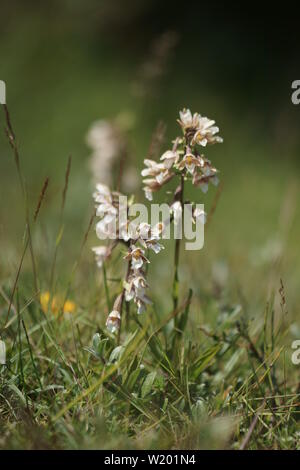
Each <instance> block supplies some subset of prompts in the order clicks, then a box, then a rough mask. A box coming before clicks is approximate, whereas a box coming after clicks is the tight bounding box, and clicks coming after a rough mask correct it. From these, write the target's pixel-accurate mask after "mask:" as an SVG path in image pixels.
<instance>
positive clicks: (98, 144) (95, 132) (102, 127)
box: [86, 120, 125, 184]
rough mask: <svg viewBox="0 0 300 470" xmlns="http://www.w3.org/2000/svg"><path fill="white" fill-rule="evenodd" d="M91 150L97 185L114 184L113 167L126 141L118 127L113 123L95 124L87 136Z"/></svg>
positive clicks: (92, 168)
mask: <svg viewBox="0 0 300 470" xmlns="http://www.w3.org/2000/svg"><path fill="white" fill-rule="evenodd" d="M86 142H87V145H88V146H89V147H90V148H91V150H92V154H91V157H90V162H89V166H90V170H91V173H92V175H93V178H94V181H95V182H96V183H103V182H106V183H108V184H111V183H112V180H111V178H112V171H111V170H112V167H113V166H114V164H115V162H116V160H117V159H118V158H119V157H120V154H121V153H122V151H123V148H124V145H125V143H124V139H123V137H122V135H121V133H120V130H119V129H118V127H117V126H116V125H115V124H114V123H113V122H111V121H106V120H99V121H96V122H94V123H93V124H92V125H91V127H90V129H89V131H88V133H87V136H86Z"/></svg>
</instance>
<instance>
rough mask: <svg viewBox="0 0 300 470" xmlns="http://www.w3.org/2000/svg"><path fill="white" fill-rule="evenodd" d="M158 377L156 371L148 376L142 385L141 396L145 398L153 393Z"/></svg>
mask: <svg viewBox="0 0 300 470" xmlns="http://www.w3.org/2000/svg"><path fill="white" fill-rule="evenodd" d="M155 377H156V371H153V372H150V374H148V375H147V377H146V378H145V380H144V383H143V385H142V391H141V396H142V398H144V397H145V396H146V395H148V393H150V392H151V389H152V386H153V383H154V380H155Z"/></svg>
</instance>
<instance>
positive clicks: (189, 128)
mask: <svg viewBox="0 0 300 470" xmlns="http://www.w3.org/2000/svg"><path fill="white" fill-rule="evenodd" d="M179 116H180V119H179V120H178V123H179V124H180V126H181V128H182V131H183V137H178V138H177V139H176V140H175V141H174V145H173V149H172V150H167V151H166V152H165V153H164V154H163V155H162V156H161V158H160V160H161V161H160V162H156V161H154V160H149V159H146V160H144V163H145V166H146V168H145V169H143V170H142V173H141V174H142V176H143V177H145V179H144V180H143V183H144V188H143V189H144V191H145V196H146V198H147V199H149V200H150V201H151V200H152V198H153V192H156V191H158V190H159V189H160V188H161V187H162V186H163V185H164V184H166V183H167V182H169V181H170V180H171V179H172V178H173V177H174V176H175V175H176V174H181V175H183V176H184V178H186V179H187V178H191V179H192V183H193V184H194V185H195V186H199V187H200V188H201V190H202V191H203V192H206V191H207V190H208V183H209V182H211V183H213V184H214V185H217V184H218V177H217V170H216V168H214V167H213V166H212V164H211V162H210V160H208V159H207V158H206V157H205V156H204V155H203V154H201V153H200V152H199V146H200V147H206V146H207V145H211V144H215V143H221V142H223V139H222V138H221V137H220V136H218V135H217V134H218V132H219V128H218V127H217V126H215V121H213V120H211V119H208V118H207V117H203V116H201V115H200V114H198V113H194V114H193V115H192V113H191V111H190V110H189V109H184V110H183V111H180V113H179Z"/></svg>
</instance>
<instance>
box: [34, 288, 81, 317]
mask: <svg viewBox="0 0 300 470" xmlns="http://www.w3.org/2000/svg"><path fill="white" fill-rule="evenodd" d="M49 301H50V292H49V291H46V292H42V293H41V295H40V304H41V307H42V310H43V312H44V313H47V312H48V305H49ZM61 310H63V313H65V314H68V313H74V312H75V310H76V304H75V302H73V301H72V300H70V299H67V300H66V301H65V303H64V306H63V309H62V302H61V301H60V299H59V298H58V297H57V296H55V295H54V296H53V298H52V302H51V312H52V313H54V315H58V314H59V313H60V312H61Z"/></svg>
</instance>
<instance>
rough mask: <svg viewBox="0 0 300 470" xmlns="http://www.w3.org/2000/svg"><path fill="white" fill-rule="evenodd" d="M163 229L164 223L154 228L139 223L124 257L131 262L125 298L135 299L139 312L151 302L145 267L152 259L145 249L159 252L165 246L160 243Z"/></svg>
mask: <svg viewBox="0 0 300 470" xmlns="http://www.w3.org/2000/svg"><path fill="white" fill-rule="evenodd" d="M162 229H163V226H162V224H157V225H156V226H155V227H154V228H152V227H151V226H150V225H149V224H147V223H141V224H139V225H138V227H137V229H136V233H135V238H134V239H133V240H132V243H131V244H130V246H129V250H128V253H127V254H126V256H125V258H124V259H126V260H127V261H129V262H130V269H129V272H128V278H127V280H126V281H125V282H124V289H125V300H126V301H127V302H130V301H131V300H133V301H134V302H135V304H136V305H137V312H138V313H143V312H144V311H145V310H146V305H147V304H150V303H151V301H150V299H149V298H148V297H147V296H146V289H147V288H148V284H147V281H146V269H145V268H146V265H147V264H148V263H150V261H149V259H148V258H147V257H146V255H145V250H146V249H149V250H152V251H153V252H154V253H159V252H160V251H161V250H162V249H163V248H164V247H163V246H162V245H161V244H160V243H159V239H160V236H161V232H162ZM142 247H143V248H142Z"/></svg>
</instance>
